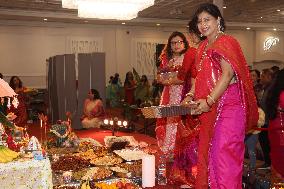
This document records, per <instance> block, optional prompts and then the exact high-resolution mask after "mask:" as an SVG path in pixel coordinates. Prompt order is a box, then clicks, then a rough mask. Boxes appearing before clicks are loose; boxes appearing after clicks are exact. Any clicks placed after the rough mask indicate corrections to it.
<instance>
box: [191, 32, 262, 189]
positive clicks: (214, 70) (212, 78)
mask: <svg viewBox="0 0 284 189" xmlns="http://www.w3.org/2000/svg"><path fill="white" fill-rule="evenodd" d="M207 44H208V40H207V39H206V40H205V41H203V42H202V43H201V44H200V46H199V48H198V50H197V58H196V67H197V76H196V83H195V99H206V98H207V95H209V94H210V92H211V91H212V90H213V88H214V87H215V85H216V83H217V81H218V80H219V78H220V77H221V75H222V69H221V65H220V61H221V59H224V60H225V61H226V62H228V63H229V64H230V65H231V67H232V69H233V70H234V73H235V77H236V80H237V84H238V88H239V89H240V91H241V99H242V105H243V107H244V109H245V112H246V125H247V130H249V128H251V127H253V126H255V125H256V124H257V120H258V111H257V104H256V98H255V94H254V91H253V85H252V81H251V79H250V75H249V70H248V66H247V64H246V61H245V58H244V55H243V53H242V50H241V47H240V45H239V43H238V42H237V41H236V40H235V39H234V38H233V37H231V36H229V35H221V36H220V37H218V38H217V40H216V41H215V42H214V43H213V44H212V45H211V46H210V47H208V49H207V50H206V55H204V54H205V53H204V51H205V48H206V47H207ZM216 63H217V64H216ZM217 107H218V102H217V103H215V104H214V105H213V107H212V108H211V111H210V112H207V113H203V114H201V115H200V116H199V119H200V122H201V125H200V136H199V146H198V165H197V172H198V174H197V181H196V189H204V188H208V151H209V146H210V141H211V139H212V135H213V132H214V124H215V121H216V116H217Z"/></svg>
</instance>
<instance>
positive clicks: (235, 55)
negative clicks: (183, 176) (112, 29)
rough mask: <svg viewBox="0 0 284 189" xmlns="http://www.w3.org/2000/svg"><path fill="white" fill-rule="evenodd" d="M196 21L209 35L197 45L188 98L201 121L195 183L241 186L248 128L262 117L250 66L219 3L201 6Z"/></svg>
mask: <svg viewBox="0 0 284 189" xmlns="http://www.w3.org/2000/svg"><path fill="white" fill-rule="evenodd" d="M192 22H193V23H194V25H195V27H196V28H198V31H199V32H198V35H202V36H205V37H206V39H205V40H204V41H202V42H201V44H200V45H199V47H198V49H197V56H196V69H197V75H196V79H195V90H194V95H193V96H189V97H187V98H186V99H185V100H184V101H185V103H186V102H189V103H190V102H191V100H192V99H193V100H194V101H195V102H196V104H197V106H196V107H193V111H192V112H193V113H194V114H196V115H198V118H199V120H200V126H199V127H200V132H199V146H198V163H197V178H196V185H195V188H196V189H207V188H208V187H209V186H210V188H211V189H217V188H227V189H229V188H230V189H241V188H242V174H243V160H244V151H245V145H244V138H245V131H246V130H249V129H250V128H252V127H255V126H256V125H257V121H258V109H257V102H256V98H255V94H254V90H253V84H252V81H251V79H250V77H249V70H248V66H247V63H246V60H245V57H244V55H243V52H242V50H241V47H240V45H239V43H238V41H237V40H236V39H235V38H233V37H232V36H230V35H227V34H224V30H225V21H224V18H223V16H222V14H221V13H220V10H219V9H218V7H217V6H216V5H214V4H211V3H205V4H202V5H200V6H199V8H198V9H197V11H196V12H195V14H194V16H193V19H192ZM208 182H210V183H208Z"/></svg>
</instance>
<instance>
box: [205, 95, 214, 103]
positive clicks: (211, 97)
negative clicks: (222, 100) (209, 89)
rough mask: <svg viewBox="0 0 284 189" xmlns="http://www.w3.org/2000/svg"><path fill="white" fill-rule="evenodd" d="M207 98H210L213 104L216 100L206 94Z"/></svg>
mask: <svg viewBox="0 0 284 189" xmlns="http://www.w3.org/2000/svg"><path fill="white" fill-rule="evenodd" d="M207 98H210V100H212V102H213V104H214V103H215V102H216V101H215V100H214V98H213V97H212V96H211V95H208V96H207ZM206 100H207V99H206Z"/></svg>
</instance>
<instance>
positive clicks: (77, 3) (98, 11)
mask: <svg viewBox="0 0 284 189" xmlns="http://www.w3.org/2000/svg"><path fill="white" fill-rule="evenodd" d="M152 5H154V0H62V7H63V8H68V9H78V16H79V17H82V18H99V19H117V20H130V19H133V18H136V17H137V14H138V12H139V11H141V10H143V9H145V8H147V7H149V6H152Z"/></svg>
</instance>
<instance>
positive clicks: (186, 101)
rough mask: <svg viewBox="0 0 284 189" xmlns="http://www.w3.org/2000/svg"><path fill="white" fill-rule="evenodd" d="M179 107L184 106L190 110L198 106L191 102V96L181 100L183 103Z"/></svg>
mask: <svg viewBox="0 0 284 189" xmlns="http://www.w3.org/2000/svg"><path fill="white" fill-rule="evenodd" d="M181 105H183V106H186V107H190V108H196V107H197V106H198V103H196V102H195V101H194V100H193V97H192V96H187V97H185V98H184V99H183V101H182V102H181Z"/></svg>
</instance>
